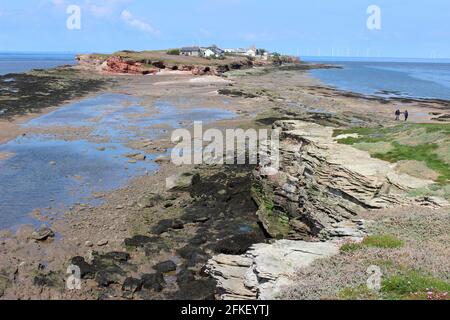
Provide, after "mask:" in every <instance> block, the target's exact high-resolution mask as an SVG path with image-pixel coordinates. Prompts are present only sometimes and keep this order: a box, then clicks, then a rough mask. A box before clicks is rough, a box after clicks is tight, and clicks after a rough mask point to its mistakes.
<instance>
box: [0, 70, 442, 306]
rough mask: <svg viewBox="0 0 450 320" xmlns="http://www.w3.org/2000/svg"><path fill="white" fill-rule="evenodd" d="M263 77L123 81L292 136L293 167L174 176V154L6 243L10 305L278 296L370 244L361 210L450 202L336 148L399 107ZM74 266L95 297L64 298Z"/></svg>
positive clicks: (283, 73)
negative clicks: (340, 132)
mask: <svg viewBox="0 0 450 320" xmlns="http://www.w3.org/2000/svg"><path fill="white" fill-rule="evenodd" d="M324 67H326V66H324ZM263 69H264V68H262V69H259V68H254V69H249V70H247V69H245V70H238V71H239V72H241V73H242V74H239V75H237V74H233V72H231V73H228V74H225V76H227V77H226V78H225V79H226V80H222V79H221V81H209V80H205V81H203V82H199V81H196V80H195V79H198V78H196V77H195V76H193V74H189V75H187V74H184V75H178V74H176V73H174V74H173V75H170V74H169V75H164V76H161V78H153V77H149V78H144V77H129V78H126V79H125V78H121V77H120V76H117V77H116V76H113V75H110V77H112V80H113V82H114V83H116V84H117V85H119V87H120V88H121V89H120V90H122V91H128V92H134V91H136V90H138V89H136V88H139V90H141V91H139V92H138V94H143V92H145V94H147V95H149V96H148V97H147V98H146V99H147V100H145V103H146V104H151V103H153V102H154V99H157V98H161V96H164V97H165V98H166V99H172V100H173V101H180V100H181V98H182V97H186V96H192V97H193V98H194V99H197V100H194V101H189V102H188V103H181V104H183V106H181V108H186V109H189V108H192V105H197V104H204V105H211V104H218V103H220V102H221V101H222V99H223V98H224V97H227V99H230V101H228V103H227V104H226V105H224V108H229V109H231V110H233V111H234V112H236V113H237V114H238V116H237V118H236V119H233V120H227V121H221V122H216V123H214V124H210V126H215V127H217V126H218V127H219V128H220V129H222V130H223V129H226V128H229V127H233V128H234V127H244V128H248V127H253V128H260V127H263V128H271V127H272V126H274V127H278V128H281V129H282V132H283V135H282V137H283V138H282V154H283V165H282V170H281V172H280V174H279V175H278V176H277V177H275V178H272V179H271V178H269V177H265V176H264V175H262V174H261V172H259V171H258V170H257V168H255V167H252V166H228V167H227V166H224V167H220V166H219V167H209V166H197V167H189V166H188V167H175V166H174V165H172V164H171V163H169V161H168V159H167V158H164V157H161V158H159V159H158V162H159V163H160V168H159V170H158V172H156V173H155V174H154V175H148V176H144V177H140V178H137V179H135V180H133V181H132V182H131V183H130V184H129V185H128V186H126V187H125V188H123V189H121V190H116V191H114V192H111V193H108V194H104V195H99V196H100V197H101V198H102V199H103V204H102V205H100V206H98V207H93V206H90V205H83V204H80V205H77V206H75V207H74V208H72V210H70V211H69V212H68V213H67V214H66V215H65V216H64V218H63V219H56V220H52V226H51V228H50V229H46V228H42V229H40V230H34V228H30V227H23V228H21V229H20V230H19V231H18V232H16V234H11V233H8V232H4V233H2V235H1V237H0V239H1V241H0V252H1V259H2V260H1V261H2V268H1V270H0V275H1V277H0V295H1V296H2V298H4V299H11V298H21V299H29V298H31V299H199V300H202V299H214V298H223V299H265V298H279V296H280V294H281V291H283V290H284V287H285V286H288V285H289V284H290V282H291V277H292V275H293V274H294V273H295V271H296V269H297V268H299V267H302V266H308V265H311V264H312V263H313V262H314V261H316V260H318V259H320V258H326V257H330V256H333V255H336V254H338V253H339V247H340V246H341V245H342V241H343V240H345V239H353V240H355V239H362V238H364V237H365V236H366V235H367V233H366V232H367V230H366V227H365V220H366V219H362V218H361V217H360V213H362V212H365V211H367V210H369V209H370V210H373V209H384V208H396V207H401V206H406V205H416V206H419V207H420V206H422V205H425V207H424V208H427V210H429V209H430V210H432V209H433V208H435V207H439V206H444V205H446V203H445V201H441V200H439V199H435V198H433V197H410V196H409V195H407V193H408V191H410V189H414V188H417V187H421V186H426V185H428V184H430V183H431V182H430V181H427V180H424V179H417V178H414V177H411V176H406V175H401V176H400V175H399V173H396V172H395V170H394V169H392V168H391V167H390V166H389V165H388V164H387V163H386V162H383V161H381V160H377V159H372V158H371V157H370V156H369V155H368V154H367V153H364V152H363V151H359V150H357V149H355V148H353V147H350V146H345V145H339V144H338V143H337V142H336V141H335V140H334V137H333V129H334V128H341V127H346V126H353V125H355V123H357V124H358V125H361V124H363V125H374V123H375V124H376V123H378V122H386V121H389V120H388V119H390V118H391V108H392V106H391V105H389V104H390V102H385V101H379V100H370V101H369V102H367V101H366V102H367V104H368V105H367V106H361V104H362V103H363V102H361V101H362V99H361V98H360V97H354V96H347V95H345V94H341V93H339V92H337V91H331V89H329V88H326V87H323V86H321V85H318V84H317V83H315V82H314V81H313V80H311V79H310V78H308V77H306V76H305V75H304V74H303V73H302V72H300V71H299V70H292V69H291V68H289V67H285V68H281V69H279V70H270V71H267V70H263ZM275 69H276V68H275ZM255 75H257V76H256V77H255ZM149 88H151V90H149ZM133 90H134V91H133ZM149 92H150V93H149ZM131 94H135V95H136V94H137V93H136V92H134V93H131ZM411 103H417V104H418V105H419V106H417V107H416V108H417V110H419V109H420V108H422V110H426V111H427V112H428V115H427V116H426V117H427V121H431V122H432V121H433V120H432V119H431V118H432V117H433V116H432V115H431V114H432V113H433V114H435V113H436V112H441V113H442V112H445V110H444V111H442V109H440V108H439V107H436V108H435V104H438V102H437V101H434V102H433V103H431V104H430V105H428V106H426V107H423V106H421V105H420V104H421V102H411ZM364 107H366V108H367V109H371V108H376V110H377V112H378V113H377V114H376V115H377V116H378V119H368V118H367V117H366V116H365V115H366V114H367V113H366V111H365V109H364ZM318 108H323V109H324V110H319V111H318V110H317V109H318ZM411 108H412V109H411V110H413V111H414V110H415V109H414V108H415V107H414V106H411ZM427 112H425V114H426V113H427ZM373 118H376V117H373ZM413 119H414V118H413ZM129 143H134V144H136V145H138V147H139V148H141V149H142V150H143V151H142V152H143V153H149V152H150V151H149V149H151V148H160V149H161V148H162V149H164V150H167V149H169V148H170V146H171V145H172V144H171V143H170V142H169V141H168V139H167V137H162V138H160V139H159V140H156V141H151V142H148V143H143V142H142V141H130V142H129ZM167 178H169V181H170V182H171V183H170V184H169V185H170V187H169V188H167V185H166V182H167V181H166V179H167ZM400 178H401V179H400ZM46 218H47V219H48V217H46ZM46 218H45V217H44V219H46ZM55 233H56V235H55ZM55 236H56V238H55ZM280 238H281V239H289V240H277V239H280ZM358 241H359V240H358ZM281 260H282V261H283V263H280V262H281ZM285 262H286V263H285ZM71 264H72V265H76V266H78V267H79V268H80V270H81V272H82V290H75V291H68V290H66V289H65V280H66V278H67V274H66V270H67V267H68V266H70V265H71Z"/></svg>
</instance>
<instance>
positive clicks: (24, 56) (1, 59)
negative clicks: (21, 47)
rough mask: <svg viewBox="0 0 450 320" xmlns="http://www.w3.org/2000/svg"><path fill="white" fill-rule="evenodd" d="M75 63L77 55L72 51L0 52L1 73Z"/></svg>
mask: <svg viewBox="0 0 450 320" xmlns="http://www.w3.org/2000/svg"><path fill="white" fill-rule="evenodd" d="M75 63H76V60H75V55H74V54H70V53H26V52H22V53H14V52H0V75H4V74H8V73H20V72H28V71H30V70H32V69H49V68H54V67H58V66H61V65H68V64H70V65H72V64H75Z"/></svg>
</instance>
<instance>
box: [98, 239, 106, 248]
mask: <svg viewBox="0 0 450 320" xmlns="http://www.w3.org/2000/svg"><path fill="white" fill-rule="evenodd" d="M107 244H108V240H100V241H99V242H97V246H99V247H103V246H106V245H107Z"/></svg>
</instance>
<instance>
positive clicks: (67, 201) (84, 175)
mask: <svg viewBox="0 0 450 320" xmlns="http://www.w3.org/2000/svg"><path fill="white" fill-rule="evenodd" d="M138 103H139V100H138V99H135V98H133V97H130V96H127V95H120V94H102V95H99V96H97V97H94V98H89V99H84V100H82V101H80V102H77V103H72V104H68V105H66V106H64V107H62V108H60V109H58V110H56V111H54V112H51V113H48V114H46V115H43V116H41V117H39V118H36V119H34V120H31V121H30V122H28V123H27V124H25V125H24V126H25V127H39V128H42V127H53V126H55V127H61V126H70V127H84V126H88V127H92V128H93V129H94V130H93V131H92V133H91V136H90V138H93V139H94V140H95V139H96V138H103V139H105V138H106V140H107V142H104V143H94V142H90V141H87V140H75V141H73V140H70V141H65V140H62V139H60V138H57V137H52V136H48V135H46V136H44V135H31V136H25V137H18V138H16V139H15V140H13V141H10V142H9V143H7V144H5V145H1V146H0V152H10V153H13V154H14V156H12V157H10V158H8V159H6V160H3V161H0V200H1V201H0V229H3V228H12V229H14V228H16V227H17V226H19V225H21V224H28V223H30V224H35V225H38V224H40V222H38V221H36V220H35V219H34V218H33V217H32V216H31V212H32V211H33V210H34V209H37V208H39V209H41V210H43V213H44V214H46V213H49V212H51V213H57V214H58V213H59V214H61V213H63V212H64V210H65V209H66V208H67V207H68V206H71V205H74V204H76V203H90V204H93V205H96V204H98V203H99V201H98V200H95V199H93V198H92V197H91V196H92V194H93V193H95V192H105V191H111V190H114V189H116V188H119V187H121V186H123V185H125V184H126V183H127V182H128V181H129V180H130V179H131V178H133V177H136V176H139V175H144V174H145V173H146V172H153V171H154V170H157V168H158V166H157V165H156V164H155V163H154V162H153V160H154V159H155V157H157V156H158V155H147V160H146V161H140V162H137V163H135V164H131V163H129V160H130V159H129V158H127V157H126V155H127V154H130V153H140V152H139V151H137V150H133V149H131V148H129V147H126V142H127V141H129V139H132V140H134V139H142V140H148V139H154V138H157V137H158V136H160V135H161V134H163V133H165V132H167V129H157V128H155V127H154V126H155V125H164V127H167V126H169V127H172V128H178V127H179V126H180V123H187V124H189V123H190V122H193V121H197V120H202V121H204V122H211V121H215V120H221V119H229V118H232V117H234V114H233V113H232V112H228V111H224V110H220V109H213V108H209V109H208V108H193V109H178V108H176V107H175V106H173V105H171V104H170V103H168V102H164V101H159V102H157V103H156V104H155V106H154V107H155V108H156V111H157V112H155V114H153V115H149V114H148V113H146V110H145V108H144V107H142V106H140V105H139V104H138Z"/></svg>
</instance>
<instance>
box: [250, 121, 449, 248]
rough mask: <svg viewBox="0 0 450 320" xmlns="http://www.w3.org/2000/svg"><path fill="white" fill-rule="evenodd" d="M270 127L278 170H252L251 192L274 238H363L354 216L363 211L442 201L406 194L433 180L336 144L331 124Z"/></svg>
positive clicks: (296, 123)
mask: <svg viewBox="0 0 450 320" xmlns="http://www.w3.org/2000/svg"><path fill="white" fill-rule="evenodd" d="M274 127H275V128H277V129H279V130H280V131H281V142H280V154H281V169H280V170H279V172H278V173H277V174H276V175H274V176H265V175H264V172H263V171H262V170H261V171H259V172H257V174H256V178H257V181H258V188H257V191H256V192H255V196H254V197H255V199H256V200H257V202H258V203H259V204H260V210H259V213H258V214H259V217H260V219H261V221H262V222H263V224H264V226H265V227H266V229H267V231H268V232H269V234H271V235H272V236H274V237H276V236H284V237H289V238H291V239H308V237H309V236H311V235H312V236H314V237H316V238H320V239H322V240H327V239H332V238H341V237H363V236H364V226H363V221H361V220H358V219H356V216H357V214H358V213H359V212H361V211H362V210H368V209H382V208H390V207H395V206H402V205H412V204H420V205H428V206H439V205H442V201H438V199H432V198H422V199H418V198H411V197H408V196H407V193H408V192H409V191H411V190H412V189H416V188H423V187H426V186H428V185H430V184H433V183H434V182H433V181H429V180H422V179H418V178H415V177H412V176H409V175H406V174H400V173H397V172H396V171H395V164H394V165H393V164H391V163H388V162H386V161H382V160H379V159H375V158H372V157H371V156H370V155H369V153H368V152H365V151H361V150H358V149H356V148H354V147H352V146H349V145H343V144H338V143H337V141H336V140H335V139H334V138H333V128H331V127H324V126H320V125H317V124H314V123H310V122H303V121H297V120H287V121H278V122H276V123H275V124H274ZM258 190H259V192H258Z"/></svg>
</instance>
